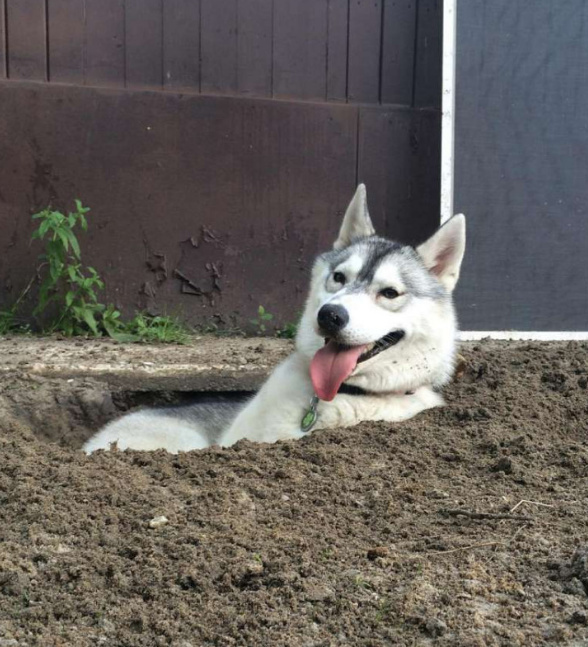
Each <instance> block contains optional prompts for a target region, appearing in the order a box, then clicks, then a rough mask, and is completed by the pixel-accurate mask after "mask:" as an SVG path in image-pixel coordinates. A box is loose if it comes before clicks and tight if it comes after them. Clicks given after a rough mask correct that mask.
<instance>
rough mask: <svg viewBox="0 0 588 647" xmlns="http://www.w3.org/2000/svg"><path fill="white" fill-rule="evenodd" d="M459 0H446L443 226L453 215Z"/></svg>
mask: <svg viewBox="0 0 588 647" xmlns="http://www.w3.org/2000/svg"><path fill="white" fill-rule="evenodd" d="M456 30H457V0H443V88H442V93H443V96H442V101H441V224H443V223H444V222H446V221H447V220H449V218H451V216H452V215H453V170H454V165H453V152H454V145H455V48H456Z"/></svg>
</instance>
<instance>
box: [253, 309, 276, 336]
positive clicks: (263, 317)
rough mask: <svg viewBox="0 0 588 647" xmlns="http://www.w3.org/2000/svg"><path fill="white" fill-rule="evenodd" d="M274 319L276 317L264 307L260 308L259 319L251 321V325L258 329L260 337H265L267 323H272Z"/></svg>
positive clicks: (258, 310)
mask: <svg viewBox="0 0 588 647" xmlns="http://www.w3.org/2000/svg"><path fill="white" fill-rule="evenodd" d="M273 318H274V315H273V314H271V313H270V312H267V310H266V309H265V308H264V307H263V306H259V307H258V308H257V318H256V319H251V323H252V324H253V325H254V326H256V327H257V334H258V335H263V334H264V333H265V331H266V327H265V324H266V322H267V321H271V320H272V319H273Z"/></svg>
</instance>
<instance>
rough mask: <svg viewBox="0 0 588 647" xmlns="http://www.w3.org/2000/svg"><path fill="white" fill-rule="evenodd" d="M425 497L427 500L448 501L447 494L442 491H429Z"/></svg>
mask: <svg viewBox="0 0 588 647" xmlns="http://www.w3.org/2000/svg"><path fill="white" fill-rule="evenodd" d="M427 497H428V498H429V499H448V498H449V493H448V492H444V491H443V490H429V491H428V492H427Z"/></svg>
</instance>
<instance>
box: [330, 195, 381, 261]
mask: <svg viewBox="0 0 588 647" xmlns="http://www.w3.org/2000/svg"><path fill="white" fill-rule="evenodd" d="M375 233H376V230H375V229H374V226H373V225H372V221H371V218H370V214H369V213H368V205H367V195H366V190H365V184H360V185H359V186H358V187H357V189H356V191H355V195H354V196H353V199H352V200H351V202H350V203H349V206H348V207H347V211H346V212H345V216H344V218H343V224H342V225H341V229H340V231H339V236H338V238H337V240H336V241H335V243H334V244H333V249H343V248H344V247H347V246H348V245H351V243H352V242H353V241H354V240H357V239H358V238H364V237H365V236H373V235H374V234H375Z"/></svg>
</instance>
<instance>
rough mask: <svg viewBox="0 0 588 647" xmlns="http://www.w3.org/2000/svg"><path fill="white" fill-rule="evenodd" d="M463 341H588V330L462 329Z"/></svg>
mask: <svg viewBox="0 0 588 647" xmlns="http://www.w3.org/2000/svg"><path fill="white" fill-rule="evenodd" d="M459 339H460V340H461V341H480V340H482V339H502V340H506V341H523V340H527V341H588V331H586V332H585V331H561V330H558V331H551V332H550V331H525V330H462V331H460V333H459Z"/></svg>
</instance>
